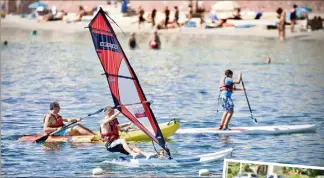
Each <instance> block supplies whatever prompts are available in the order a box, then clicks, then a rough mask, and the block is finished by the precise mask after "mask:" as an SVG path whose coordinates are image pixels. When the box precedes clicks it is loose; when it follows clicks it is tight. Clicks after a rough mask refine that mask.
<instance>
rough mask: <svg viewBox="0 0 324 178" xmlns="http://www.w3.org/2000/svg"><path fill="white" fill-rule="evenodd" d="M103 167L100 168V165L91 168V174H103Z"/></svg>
mask: <svg viewBox="0 0 324 178" xmlns="http://www.w3.org/2000/svg"><path fill="white" fill-rule="evenodd" d="M103 172H104V171H103V169H101V168H100V167H97V168H94V169H93V170H92V174H93V175H99V174H103Z"/></svg>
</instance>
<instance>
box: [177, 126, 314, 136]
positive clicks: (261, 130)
mask: <svg viewBox="0 0 324 178" xmlns="http://www.w3.org/2000/svg"><path fill="white" fill-rule="evenodd" d="M314 131H316V125H315V124H306V125H281V126H255V127H232V128H231V130H218V128H190V129H179V130H178V131H177V134H228V135H235V134H251V135H252V134H264V135H266V134H268V135H270V134H290V133H299V132H314Z"/></svg>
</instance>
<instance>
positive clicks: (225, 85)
mask: <svg viewBox="0 0 324 178" xmlns="http://www.w3.org/2000/svg"><path fill="white" fill-rule="evenodd" d="M232 77H233V72H232V71H231V70H230V69H227V70H226V71H225V76H224V77H222V78H221V79H220V81H219V90H220V94H219V98H218V99H219V100H220V101H221V103H222V107H223V110H224V113H223V116H222V121H221V123H220V125H219V128H218V129H219V130H222V129H223V130H231V129H229V128H228V124H229V122H230V121H231V118H232V116H233V113H234V103H233V100H232V93H233V91H234V90H242V89H235V88H234V84H239V83H240V82H241V81H242V73H239V74H238V77H237V79H236V80H233V78H232Z"/></svg>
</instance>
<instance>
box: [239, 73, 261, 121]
mask: <svg viewBox="0 0 324 178" xmlns="http://www.w3.org/2000/svg"><path fill="white" fill-rule="evenodd" d="M242 87H243V90H244V94H245V98H246V101H247V103H248V105H249V109H250V113H251V119H252V120H253V122H255V123H257V122H258V121H257V119H256V118H255V117H254V116H253V114H252V109H251V106H250V102H249V99H248V97H247V94H246V91H245V87H244V82H243V79H242Z"/></svg>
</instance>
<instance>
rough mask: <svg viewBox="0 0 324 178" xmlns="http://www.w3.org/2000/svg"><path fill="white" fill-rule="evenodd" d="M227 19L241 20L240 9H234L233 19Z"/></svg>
mask: <svg viewBox="0 0 324 178" xmlns="http://www.w3.org/2000/svg"><path fill="white" fill-rule="evenodd" d="M228 19H232V20H242V18H241V9H240V8H236V9H234V12H233V17H230V18H228Z"/></svg>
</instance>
